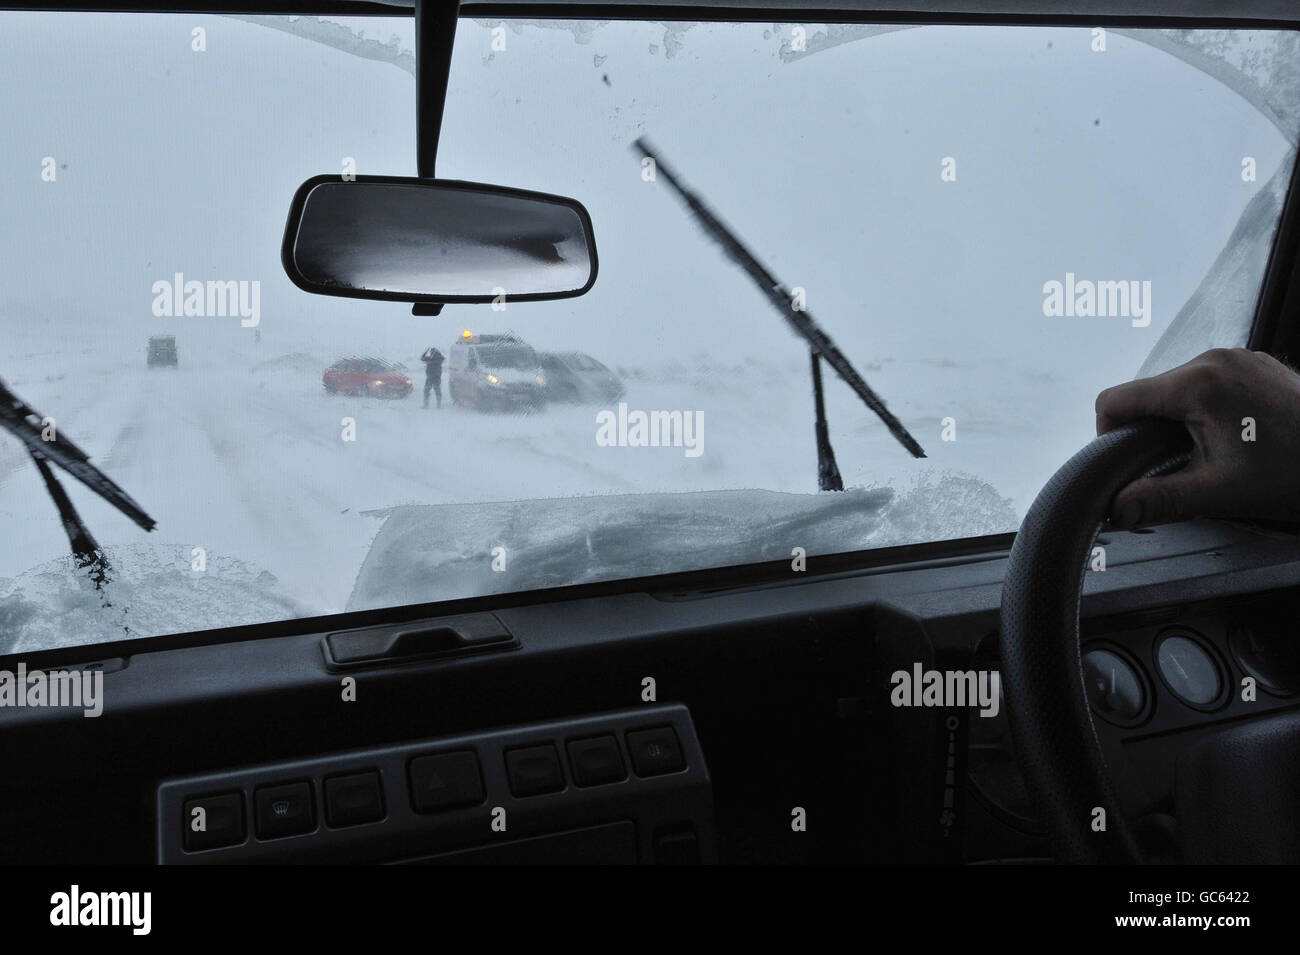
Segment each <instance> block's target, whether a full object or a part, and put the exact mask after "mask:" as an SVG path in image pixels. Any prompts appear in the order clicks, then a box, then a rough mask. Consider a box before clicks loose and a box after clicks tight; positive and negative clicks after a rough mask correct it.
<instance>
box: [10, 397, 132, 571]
mask: <svg viewBox="0 0 1300 955" xmlns="http://www.w3.org/2000/svg"><path fill="white" fill-rule="evenodd" d="M41 420H42V419H41V416H40V415H39V414H38V413H37V412H35V411H33V410H32V409H31V408H30V407H28V406H27V405H26V404H25V403H24V402H23V401H22V399H20V398H19V397H18V396H17V395H15V394H14V393H13V392H12V391H10V390H9V389H8V388H7V387H5V383H4V382H3V381H0V427H3V428H4V429H5V430H6V431H8V432H9V433H10V434H12V435H13V436H14V437H16V438H17V439H18V440H19V441H21V442H22V443H23V444H25V445H26V446H27V450H28V451H29V452H30V453H31V455H32V457H33V458H35V459H36V464H37V466H38V467H39V468H41V475H42V477H44V476H45V473H46V471H48V465H46V464H43V462H44V461H46V460H48V461H49V462H51V463H53V464H57V465H58V466H59V467H61V468H63V470H65V471H67V472H68V473H69V474H71V475H72V476H73V477H75V478H76V479H77V480H78V481H80V482H81V483H82V484H84V485H86V487H88V488H90V489H91V490H92V491H94V492H95V493H96V494H98V495H99V496H100V497H102V498H103V499H104V500H106V501H108V503H110V504H112V505H113V506H114V507H116V508H117V509H118V510H119V511H121V512H122V513H123V514H125V515H126V516H127V517H129V518H131V520H133V521H135V523H136V524H138V525H139V526H140V527H142V528H144V529H145V530H146V531H151V530H153V529H154V527H156V526H157V521H155V520H154V519H153V518H152V517H150V516H149V515H148V514H146V513H145V512H144V508H142V507H141V506H140V505H139V504H137V503H136V502H135V501H134V500H132V499H131V495H129V494H127V493H126V491H124V490H122V489H121V488H120V487H118V486H117V485H116V484H115V483H113V480H112V479H111V478H110V477H109V476H108V475H107V474H105V473H104V472H103V471H101V470H100V469H99V468H97V467H95V465H93V464H91V463H90V457H89V456H88V455H87V454H86V453H85V452H84V451H82V450H81V449H80V448H79V447H77V446H76V445H75V444H73V443H72V442H71V441H69V440H68V439H67V438H65V437H62V436H60V437H58V438H57V440H54V441H46V440H44V439H43V438H42V437H41ZM50 478H53V474H52V473H51V474H50ZM55 484H56V485H57V484H58V482H57V481H55ZM46 487H47V488H49V489H50V493H51V495H52V496H54V498H55V503H56V504H59V498H58V496H57V495H56V494H55V492H54V490H53V488H52V487H51V486H50V482H49V479H47V480H46ZM60 490H62V488H60ZM65 497H66V495H65ZM71 506H72V505H71V502H68V507H71ZM59 510H60V514H62V513H63V506H62V505H59ZM75 513H76V512H75V511H74V512H73V514H74V515H75ZM64 522H65V524H66V523H67V518H66V516H65V517H64ZM78 523H80V519H78ZM82 527H83V528H84V525H82ZM92 541H93V539H92ZM75 547H76V545H75V543H74V550H75Z"/></svg>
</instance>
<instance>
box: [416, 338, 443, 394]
mask: <svg viewBox="0 0 1300 955" xmlns="http://www.w3.org/2000/svg"><path fill="white" fill-rule="evenodd" d="M420 361H422V362H424V406H425V407H426V408H427V407H429V392H430V391H432V392H433V393H434V394H435V395H437V396H438V407H439V408H441V407H442V352H440V351H438V349H436V348H434V347H433V346H432V345H430V346H429V347H428V348H426V349H425V350H424V354H423V355H421V356H420Z"/></svg>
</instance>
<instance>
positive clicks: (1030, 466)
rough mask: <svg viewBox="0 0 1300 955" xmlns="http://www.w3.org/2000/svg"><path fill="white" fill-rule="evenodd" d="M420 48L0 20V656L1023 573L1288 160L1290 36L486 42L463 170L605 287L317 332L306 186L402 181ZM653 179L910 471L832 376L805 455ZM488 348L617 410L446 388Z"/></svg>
mask: <svg viewBox="0 0 1300 955" xmlns="http://www.w3.org/2000/svg"><path fill="white" fill-rule="evenodd" d="M412 48H413V25H412V21H411V19H410V18H409V17H397V16H394V17H370V18H357V19H338V18H335V19H327V18H316V17H310V18H307V17H301V18H300V17H279V16H265V17H258V16H216V15H204V16H199V15H189V14H187V15H184V16H177V15H165V14H127V13H121V14H93V13H66V14H50V13H29V12H3V13H0V57H3V60H4V62H5V63H6V66H7V70H8V75H9V76H10V78H11V82H10V83H9V84H7V85H6V87H5V89H4V91H0V128H3V129H4V135H3V137H2V138H0V163H3V164H4V168H5V170H6V172H7V175H6V177H5V179H4V182H3V185H2V186H0V190H3V196H4V207H5V210H6V211H5V223H6V229H5V230H4V233H3V237H0V270H2V272H3V275H4V279H5V280H4V282H3V283H0V323H3V327H2V328H0V382H3V385H4V387H5V389H6V391H5V392H3V395H8V396H9V397H7V398H6V399H5V401H4V402H0V404H3V405H4V407H3V408H0V412H3V414H4V415H5V416H6V417H5V419H4V420H5V422H6V426H5V428H3V429H0V527H2V528H3V531H2V532H0V533H2V535H3V536H2V539H3V541H4V543H3V545H0V652H11V651H15V650H31V649H37V648H42V647H48V646H56V645H65V644H76V643H90V642H97V641H104V640H114V639H122V638H129V637H145V636H153V635H158V634H168V633H185V632H192V631H200V630H206V629H211V628H217V627H229V626H236V625H245V624H256V623H265V622H268V621H276V620H285V619H289V618H297V617H309V616H321V615H327V614H334V613H340V612H344V611H357V610H370V609H375V608H380V607H392V606H402V605H411V604H423V603H430V602H435V601H441V600H447V599H452V598H459V597H466V596H475V595H482V594H489V593H502V592H514V591H524V590H532V589H538V588H544V587H555V586H563V585H569V584H577V583H584V582H588V581H595V580H607V579H612V578H625V577H637V576H644V575H650V574H659V573H668V572H674V571H685V570H695V569H701V568H708V567H718V566H728V565H738V564H748V563H754V562H758V561H777V560H780V561H785V562H788V563H790V564H791V566H792V568H794V570H797V569H798V568H797V564H798V561H799V559H800V558H799V555H800V554H804V555H807V556H811V557H815V556H816V555H819V554H829V553H843V552H850V551H865V550H870V549H873V548H879V547H885V546H890V545H898V544H911V543H919V542H928V541H942V540H950V539H955V538H963V537H969V536H975V535H982V534H992V533H1001V532H1007V531H1014V530H1015V529H1016V527H1017V526H1018V524H1019V521H1020V518H1021V516H1022V515H1023V514H1024V512H1025V509H1026V508H1027V506H1028V504H1029V503H1030V501H1031V500H1032V499H1033V496H1034V494H1035V493H1036V492H1037V490H1038V488H1039V487H1040V486H1041V485H1042V483H1043V482H1044V481H1045V480H1046V479H1047V477H1049V476H1050V474H1051V473H1052V472H1053V471H1054V470H1055V468H1056V467H1057V466H1058V465H1059V463H1060V462H1061V461H1063V460H1064V459H1065V458H1067V457H1068V456H1069V455H1070V454H1071V453H1073V452H1074V451H1075V450H1077V448H1078V447H1079V446H1081V445H1082V444H1084V443H1085V442H1086V441H1087V440H1088V439H1089V438H1090V437H1091V435H1092V431H1093V399H1094V397H1095V395H1096V393H1097V391H1098V390H1099V389H1101V388H1102V387H1105V386H1107V385H1110V384H1113V383H1115V382H1117V381H1120V380H1123V379H1125V378H1131V377H1133V376H1134V375H1135V374H1138V373H1139V372H1141V373H1144V374H1145V373H1149V372H1151V371H1155V370H1160V369H1161V368H1165V367H1170V366H1171V365H1173V364H1177V363H1178V362H1180V361H1183V360H1186V358H1188V357H1191V356H1192V355H1194V354H1196V353H1198V352H1200V351H1202V350H1203V349H1205V348H1208V347H1212V346H1233V345H1240V344H1243V343H1244V342H1245V341H1246V338H1247V335H1248V332H1249V328H1250V323H1251V320H1252V316H1253V310H1254V306H1255V302H1256V300H1257V298H1258V294H1259V289H1260V285H1261V281H1262V277H1263V274H1264V270H1265V267H1266V264H1267V261H1268V256H1269V251H1270V249H1271V247H1272V242H1273V238H1274V234H1275V231H1276V228H1277V222H1278V219H1279V215H1280V210H1281V206H1282V202H1283V200H1284V198H1285V194H1286V188H1287V183H1288V180H1289V176H1290V171H1291V164H1292V161H1293V156H1294V149H1295V142H1296V139H1297V129H1298V128H1300V119H1298V117H1300V108H1297V107H1296V105H1295V104H1296V103H1297V102H1300V97H1297V95H1296V94H1297V92H1298V90H1297V80H1298V79H1300V72H1297V71H1296V69H1295V67H1294V63H1295V62H1296V59H1297V53H1298V52H1300V51H1298V50H1297V43H1296V41H1295V37H1294V36H1293V35H1292V34H1289V33H1282V32H1268V31H1254V32H1246V31H1155V30H1129V29H1125V30H1122V31H1118V30H1117V31H1110V32H1106V31H1097V30H1092V29H1088V28H1048V27H1026V26H1018V27H995V26H942V27H906V26H901V25H892V26H870V25H861V24H858V25H844V24H814V23H806V24H789V23H783V24H773V23H687V22H671V23H662V22H638V21H630V20H615V21H594V20H593V21H581V20H564V21H558V20H557V21H548V20H541V21H526V20H490V21H489V20H471V19H465V20H462V21H461V23H460V26H459V29H458V32H457V36H456V45H455V55H454V59H453V65H452V74H451V82H450V88H449V91H448V97H447V106H446V114H445V117H444V121H443V124H442V135H441V143H440V150H439V156H438V171H439V175H440V176H443V177H446V178H452V179H464V180H471V181H481V182H490V183H499V184H503V185H508V186H512V187H516V188H520V189H531V190H539V191H546V192H554V193H559V194H562V195H566V196H572V197H575V198H577V199H579V200H580V201H582V202H583V203H584V204H585V205H586V206H587V208H588V210H589V211H590V213H591V217H592V223H593V227H594V234H595V236H596V240H597V243H598V246H599V255H600V274H599V278H598V280H597V282H596V284H595V286H594V287H593V289H592V290H591V291H590V292H589V293H588V294H587V295H585V296H583V297H580V298H573V299H566V300H563V301H556V302H543V303H535V302H523V303H512V302H510V301H509V299H508V296H502V297H501V300H500V301H498V302H494V303H492V304H491V305H482V306H463V305H451V306H448V307H447V308H446V309H444V311H443V313H442V314H441V315H439V316H437V317H431V316H413V315H412V314H411V310H410V307H409V306H406V305H401V304H399V303H388V302H366V301H358V300H351V299H344V298H339V297H331V296H312V295H309V294H307V293H304V292H303V291H301V290H299V289H298V288H297V287H295V286H294V285H293V284H292V283H291V282H290V281H289V280H288V278H287V277H286V276H285V274H284V272H283V269H282V268H281V265H280V243H281V239H282V234H283V229H284V222H285V216H286V213H287V211H288V208H289V203H290V199H291V197H292V196H293V194H294V191H295V190H296V189H297V187H298V186H299V184H300V183H301V182H302V181H303V180H305V179H307V178H309V177H311V176H315V175H319V174H321V173H337V174H339V175H340V176H344V177H346V176H348V175H350V174H375V175H409V174H411V173H413V172H414V162H415V155H416V147H415V131H414V122H413V117H414V115H415V83H414V55H413V49H412ZM51 78H53V79H51ZM267 90H275V91H276V95H275V96H274V97H268V96H267V95H266V91H267ZM642 138H644V142H646V143H651V144H653V147H654V149H655V153H654V155H655V156H657V157H658V158H659V159H660V160H662V162H663V163H664V169H667V168H668V165H669V164H671V167H672V169H673V171H674V172H675V173H677V174H678V175H680V177H681V179H682V181H683V182H684V183H685V184H687V185H688V186H689V188H690V189H692V190H693V191H694V193H695V194H696V195H697V196H698V197H700V198H701V199H702V200H703V201H705V202H707V204H708V206H709V208H710V209H712V210H713V211H714V213H715V214H716V215H717V216H718V217H719V218H720V219H721V220H723V221H724V222H725V223H726V225H728V226H729V227H730V228H731V229H732V230H733V232H734V234H735V235H736V236H737V237H738V238H739V239H740V240H742V241H743V242H744V243H745V245H746V247H747V248H748V249H749V250H750V251H752V253H753V254H754V255H755V256H756V258H757V259H758V260H759V261H761V263H762V265H763V267H765V268H767V269H769V270H770V271H771V273H772V274H773V275H774V276H775V278H776V279H777V280H778V281H779V282H780V283H781V285H782V286H783V287H784V288H785V290H786V291H788V293H789V294H790V296H791V301H797V302H798V308H799V309H802V310H804V311H805V312H806V314H807V315H809V316H814V315H815V316H816V319H815V320H816V323H817V326H818V327H819V328H820V329H821V330H823V331H824V332H825V334H826V335H827V336H829V340H830V341H831V342H833V344H834V346H835V348H836V349H837V351H838V352H839V353H840V354H841V355H842V356H843V359H844V362H845V367H847V368H848V369H849V370H850V372H851V373H852V374H853V375H856V376H858V377H859V378H860V379H861V381H862V382H863V383H864V384H865V386H867V387H868V388H869V389H870V390H871V393H872V394H874V395H877V396H878V397H879V399H880V400H881V401H882V402H883V403H884V406H885V407H886V408H887V410H888V413H889V414H890V415H891V416H896V419H897V422H898V424H899V428H900V429H901V432H902V433H906V434H907V435H909V436H910V437H911V438H912V439H913V440H914V441H915V443H916V445H917V446H918V447H919V448H922V449H923V450H924V454H925V457H923V458H922V457H915V456H913V454H912V453H910V452H909V449H908V446H907V445H906V444H905V443H903V441H902V439H901V438H900V437H899V433H900V432H899V430H898V429H893V430H891V428H890V427H889V426H887V424H886V422H885V420H884V419H883V417H882V415H881V414H880V413H879V411H878V410H873V409H872V408H871V407H868V403H867V402H866V401H865V400H864V397H863V393H862V391H861V389H857V390H855V388H853V387H850V385H849V384H848V383H846V379H845V377H844V375H843V374H842V372H841V370H838V369H836V368H834V367H832V365H831V364H830V363H829V362H828V361H821V362H820V364H819V368H820V372H821V376H822V379H823V384H824V400H825V419H826V430H825V441H823V442H821V443H822V450H821V453H820V454H819V442H818V439H817V432H816V430H815V428H814V421H815V420H816V419H815V408H814V402H813V384H812V364H811V353H810V349H809V344H808V341H807V340H806V339H805V338H803V337H800V335H798V334H796V333H795V330H794V329H793V328H792V326H791V325H790V324H788V323H787V322H786V321H785V320H784V319H783V317H782V316H781V314H779V313H778V311H777V310H776V309H774V308H773V307H772V302H771V301H770V300H769V298H767V297H765V295H764V294H763V293H762V292H761V291H760V290H759V289H758V288H756V287H755V285H754V283H753V281H752V280H751V278H750V276H749V275H748V274H746V272H745V271H743V270H742V269H741V268H739V267H738V265H737V261H736V259H735V258H734V257H732V256H731V255H729V254H728V253H726V252H724V251H723V250H722V249H721V248H720V247H719V245H718V244H717V239H716V237H714V236H711V235H710V234H708V233H707V232H706V231H705V230H704V229H703V228H702V227H701V225H700V223H699V221H698V219H697V217H696V216H695V215H694V213H693V212H692V211H691V209H690V208H688V207H687V206H686V205H685V204H684V203H683V202H682V201H681V198H680V196H679V195H678V194H677V193H676V192H675V191H674V189H673V188H672V187H671V185H670V183H669V182H668V181H667V179H666V178H665V176H664V175H662V174H661V173H662V170H660V169H658V167H656V165H655V163H654V162H652V161H650V157H649V156H648V155H645V154H642V153H634V152H632V150H631V147H632V144H633V143H634V142H635V141H637V140H639V139H642ZM507 330H509V334H510V336H511V337H512V338H513V339H514V340H515V341H516V343H515V344H505V343H501V344H496V345H492V346H488V345H480V346H477V347H475V348H474V349H473V350H474V351H476V352H477V353H478V356H479V360H480V361H481V363H482V365H483V366H484V367H486V368H491V369H514V370H519V371H526V372H536V370H537V364H538V359H537V354H536V352H535V351H534V349H537V350H540V351H544V352H547V353H554V354H560V355H566V356H573V357H571V358H570V359H568V364H569V365H570V367H572V368H577V369H591V370H595V369H601V368H607V369H608V374H604V373H602V374H599V375H591V374H588V375H577V374H563V375H561V374H555V375H552V374H550V373H549V372H548V373H546V374H545V375H543V374H528V375H505V376H500V377H498V376H496V375H484V374H470V373H468V370H469V369H470V368H471V367H473V362H471V361H469V360H468V358H469V357H471V356H465V352H467V351H469V350H470V349H467V348H463V347H461V346H460V345H457V344H456V343H457V342H461V341H478V340H480V339H479V337H478V336H493V335H505V334H506V332H507ZM432 350H436V352H437V354H436V355H435V353H434V351H432ZM357 355H360V356H368V357H366V358H347V359H340V356H357ZM443 355H445V356H448V359H449V360H448V361H447V362H446V365H445V367H444V365H443V362H442V358H441V356H443ZM422 356H428V357H426V358H423V359H422ZM582 356H590V358H584V357H582ZM462 358H463V360H462ZM403 368H413V369H417V370H416V371H413V372H409V373H405V374H402V375H384V376H383V377H379V376H378V375H368V374H367V373H371V372H380V371H383V372H391V371H397V370H401V369H403ZM343 372H353V374H345V373H343ZM406 374H409V375H410V378H409V379H408V378H407V377H406ZM23 435H26V437H25V438H24V437H23ZM36 442H45V443H44V444H38V443H36ZM42 448H45V449H46V450H47V452H48V453H47V454H42ZM828 452H829V453H830V454H833V466H834V471H835V476H836V479H837V480H838V481H839V483H840V484H842V486H843V490H838V491H836V490H823V488H825V487H828V486H830V483H832V482H830V477H829V475H830V471H828V469H827V467H826V464H827V454H828ZM78 453H81V454H84V456H85V459H86V460H85V461H84V462H83V461H81V459H80V458H78V457H77V454H78ZM47 472H48V473H47ZM50 475H52V478H51V477H50ZM52 479H53V480H57V481H58V482H59V483H60V486H61V487H62V488H63V489H65V490H66V494H65V495H63V496H64V497H66V500H61V499H60V492H59V491H57V490H56V488H55V486H54V485H52V484H51V480H52ZM69 514H73V515H74V516H76V517H77V518H78V520H72V519H71V518H70V517H69ZM150 528H152V529H150ZM78 540H79V541H80V543H78V542H77V541H78ZM78 555H79V556H78ZM792 572H793V571H792Z"/></svg>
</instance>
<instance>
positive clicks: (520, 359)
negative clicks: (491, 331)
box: [447, 329, 546, 411]
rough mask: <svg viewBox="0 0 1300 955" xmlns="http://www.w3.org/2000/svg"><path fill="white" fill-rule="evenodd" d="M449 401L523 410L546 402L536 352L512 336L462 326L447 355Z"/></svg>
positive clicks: (498, 408)
mask: <svg viewBox="0 0 1300 955" xmlns="http://www.w3.org/2000/svg"><path fill="white" fill-rule="evenodd" d="M447 390H448V392H449V394H450V395H451V401H452V404H457V405H467V406H469V407H471V408H477V409H478V410H480V411H527V410H532V409H536V408H540V407H542V406H544V405H545V404H546V376H545V374H543V372H542V365H541V362H540V361H539V360H538V358H537V352H535V351H533V347H532V346H531V345H529V344H528V343H527V342H525V341H523V339H521V338H518V337H516V336H515V335H475V334H474V333H473V332H471V331H469V330H468V329H466V330H465V331H464V332H463V333H462V334H461V337H460V338H458V339H456V341H454V342H452V345H451V350H450V353H449V354H448V356H447Z"/></svg>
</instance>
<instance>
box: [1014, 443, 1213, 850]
mask: <svg viewBox="0 0 1300 955" xmlns="http://www.w3.org/2000/svg"><path fill="white" fill-rule="evenodd" d="M1190 450H1191V438H1190V437H1189V436H1188V434H1187V431H1186V429H1185V428H1184V427H1183V426H1182V425H1181V424H1178V423H1177V422H1174V421H1168V420H1164V419H1155V418H1149V419H1144V420H1142V421H1139V422H1136V423H1133V424H1129V425H1125V426H1123V427H1121V428H1117V429H1115V430H1114V431H1110V432H1108V433H1106V434H1104V435H1102V436H1101V437H1099V438H1097V439H1096V440H1094V441H1093V442H1092V443H1091V444H1089V445H1087V446H1086V447H1085V448H1083V450H1081V451H1079V453H1077V454H1076V455H1075V456H1074V457H1072V458H1070V460H1069V461H1067V462H1066V463H1065V464H1064V465H1063V466H1062V467H1061V469H1060V470H1059V471H1057V472H1056V474H1055V475H1053V477H1052V479H1051V480H1050V481H1048V482H1047V485H1046V486H1045V487H1044V488H1043V489H1042V490H1041V491H1040V492H1039V493H1038V497H1036V498H1035V499H1034V503H1033V505H1032V506H1031V507H1030V508H1029V513H1028V514H1026V515H1025V520H1024V522H1023V523H1022V524H1021V526H1020V531H1019V533H1017V534H1016V540H1015V543H1014V545H1013V546H1012V548H1011V557H1010V560H1009V562H1008V564H1007V573H1006V579H1005V580H1004V581H1003V584H1002V610H1001V627H1000V628H999V641H1000V643H1001V649H1002V663H1001V668H1002V669H1001V673H1002V686H1003V692H1004V695H1005V698H1006V703H1007V709H1008V714H1009V717H1010V721H1011V732H1012V737H1013V739H1014V741H1015V746H1016V754H1017V758H1018V761H1019V764H1020V768H1021V771H1022V773H1023V774H1024V777H1025V782H1026V784H1027V785H1028V787H1029V791H1030V793H1031V794H1032V795H1033V796H1034V797H1035V800H1036V804H1037V805H1038V806H1039V813H1040V816H1041V818H1042V821H1043V823H1044V825H1045V826H1046V827H1047V832H1048V836H1049V839H1050V840H1051V842H1052V845H1053V849H1054V851H1055V854H1056V858H1057V859H1058V860H1059V861H1062V862H1069V863H1094V864H1095V863H1105V864H1120V863H1130V864H1131V863H1139V862H1141V861H1142V853H1141V851H1140V850H1139V848H1138V844H1137V842H1136V841H1135V840H1134V838H1133V835H1132V832H1131V830H1130V828H1129V826H1128V823H1127V821H1126V820H1125V819H1124V816H1123V814H1122V813H1121V811H1120V807H1119V803H1118V801H1117V799H1116V797H1115V790H1114V787H1113V785H1112V783H1111V780H1110V776H1109V774H1108V773H1107V770H1106V763H1105V760H1104V758H1103V757H1102V752H1101V745H1100V743H1099V742H1098V740H1097V733H1096V729H1095V728H1094V726H1093V721H1092V710H1091V708H1090V707H1089V706H1088V702H1087V698H1086V696H1085V695H1084V687H1083V661H1082V657H1081V654H1080V650H1079V599H1080V596H1081V594H1082V591H1083V579H1084V574H1085V573H1086V568H1087V564H1088V558H1089V556H1090V554H1091V552H1092V547H1093V543H1094V541H1095V540H1096V538H1097V532H1098V531H1099V530H1100V528H1101V525H1102V523H1103V522H1104V521H1105V519H1106V518H1107V516H1108V515H1109V513H1110V506H1111V503H1112V501H1113V500H1114V498H1115V495H1116V494H1117V493H1118V492H1119V490H1120V489H1121V488H1123V487H1124V486H1126V485H1127V484H1129V483H1130V482H1132V481H1134V480H1137V479H1138V478H1141V477H1144V476H1150V475H1155V474H1162V473H1166V472H1168V471H1174V470H1177V469H1178V468H1179V467H1181V466H1182V465H1184V464H1185V463H1186V462H1187V460H1188V457H1189V452H1190ZM1098 809H1103V810H1105V817H1104V819H1105V828H1104V830H1100V829H1098V828H1097V825H1098V820H1099V819H1100V818H1101V817H1100V816H1099V814H1098V813H1097V810H1098Z"/></svg>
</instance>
